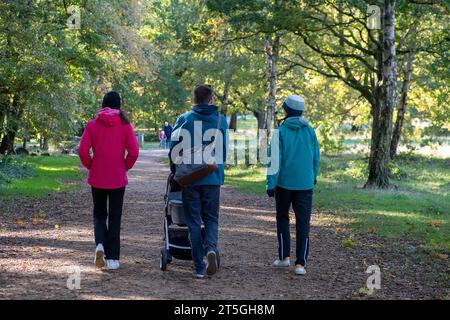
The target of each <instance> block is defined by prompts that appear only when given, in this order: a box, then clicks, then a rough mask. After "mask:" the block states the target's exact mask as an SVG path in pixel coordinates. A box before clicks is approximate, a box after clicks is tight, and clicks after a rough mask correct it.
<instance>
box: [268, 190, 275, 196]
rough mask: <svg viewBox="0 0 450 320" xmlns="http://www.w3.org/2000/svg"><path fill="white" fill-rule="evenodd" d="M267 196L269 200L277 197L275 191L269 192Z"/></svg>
mask: <svg viewBox="0 0 450 320" xmlns="http://www.w3.org/2000/svg"><path fill="white" fill-rule="evenodd" d="M267 195H268V196H269V198H273V197H275V189H270V190H267Z"/></svg>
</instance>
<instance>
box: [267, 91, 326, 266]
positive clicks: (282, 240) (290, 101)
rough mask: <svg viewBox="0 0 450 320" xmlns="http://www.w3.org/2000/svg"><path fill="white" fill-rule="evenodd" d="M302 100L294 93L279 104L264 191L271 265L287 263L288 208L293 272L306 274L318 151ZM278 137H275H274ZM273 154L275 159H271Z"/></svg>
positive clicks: (317, 170) (317, 144)
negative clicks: (273, 235)
mask: <svg viewBox="0 0 450 320" xmlns="http://www.w3.org/2000/svg"><path fill="white" fill-rule="evenodd" d="M304 108H305V101H304V99H303V98H302V97H300V96H297V95H292V96H289V97H288V98H287V99H286V100H285V101H284V103H283V109H284V111H285V114H286V117H285V119H284V121H283V123H282V124H281V126H280V127H279V130H278V135H276V134H274V136H273V139H272V143H271V152H272V153H273V152H274V150H275V149H277V148H276V146H275V145H274V144H276V143H278V151H279V152H277V153H278V154H275V153H273V154H272V155H271V163H270V165H274V163H277V165H275V167H277V168H275V169H274V170H273V172H271V170H270V166H269V171H268V175H267V185H266V189H267V194H268V196H269V197H274V196H275V200H276V211H277V238H278V244H279V248H278V259H277V260H275V262H274V264H273V265H274V266H275V267H282V268H287V267H289V266H290V264H291V262H290V254H291V238H290V231H289V230H290V225H289V210H290V207H291V204H292V207H293V209H294V212H295V218H296V233H297V244H296V256H297V257H296V258H297V260H296V262H295V274H297V275H303V274H305V273H306V270H305V267H306V262H307V260H308V252H309V247H310V241H309V229H310V218H311V211H312V196H313V188H314V185H315V184H316V182H317V175H318V173H319V162H320V152H319V143H318V141H317V137H316V133H315V131H314V129H313V128H312V127H311V126H310V125H308V121H307V119H305V118H302V113H303V111H304ZM277 136H278V139H277ZM275 157H277V158H275Z"/></svg>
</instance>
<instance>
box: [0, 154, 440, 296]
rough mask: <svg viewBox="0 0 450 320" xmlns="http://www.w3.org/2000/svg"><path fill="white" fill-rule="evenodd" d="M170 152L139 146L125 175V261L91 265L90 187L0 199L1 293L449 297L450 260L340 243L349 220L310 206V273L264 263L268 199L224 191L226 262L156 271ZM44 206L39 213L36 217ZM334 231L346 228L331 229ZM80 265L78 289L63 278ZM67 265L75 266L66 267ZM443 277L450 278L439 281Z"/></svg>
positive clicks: (271, 241)
mask: <svg viewBox="0 0 450 320" xmlns="http://www.w3.org/2000/svg"><path fill="white" fill-rule="evenodd" d="M165 153H166V152H164V151H160V150H151V151H148V150H147V151H142V152H141V155H140V158H139V160H138V162H137V165H136V167H135V168H134V169H133V170H132V171H131V172H130V184H129V187H128V188H127V191H126V198H125V209H124V216H123V224H122V252H121V253H122V258H121V263H122V268H121V269H120V270H117V271H114V272H109V271H102V270H98V269H96V268H95V267H94V265H93V250H94V244H93V227H92V213H91V210H92V209H91V207H92V204H91V197H90V190H89V188H88V187H87V186H86V187H84V188H82V190H81V191H77V192H71V193H58V194H54V195H48V196H47V197H45V198H42V199H39V200H29V199H14V200H11V199H10V200H5V199H4V200H0V205H1V207H0V208H1V211H0V299H11V298H13V299H355V298H356V299H367V298H391V299H394V298H406V299H410V298H428V299H434V298H445V297H448V265H447V264H446V263H443V262H436V261H431V262H430V261H428V262H427V260H424V261H422V262H417V257H416V256H415V254H414V253H407V252H404V250H401V249H399V248H397V247H396V246H392V245H391V246H389V244H390V242H389V241H387V240H382V239H381V240H380V239H375V238H373V237H372V238H371V237H369V236H367V237H366V238H358V239H357V240H358V243H359V245H358V246H356V247H354V248H348V247H343V246H342V244H341V241H342V240H343V239H345V237H346V234H348V232H347V231H346V228H345V225H339V224H338V223H337V219H335V217H334V216H333V214H332V213H323V212H318V211H315V212H314V217H313V226H312V230H311V233H312V234H311V254H310V259H309V266H308V274H307V275H306V276H304V277H299V276H295V275H294V274H293V269H289V270H276V269H273V268H271V267H270V264H271V262H272V261H273V260H274V258H275V256H276V235H275V215H274V203H273V200H272V199H268V198H267V197H263V196H257V195H251V194H243V193H241V192H239V191H237V190H234V189H232V188H229V187H224V188H223V189H222V199H221V204H222V205H221V217H220V220H221V221H220V223H221V224H220V240H219V241H220V243H219V244H220V247H221V250H222V254H223V256H222V266H221V270H220V271H219V273H217V274H216V275H215V276H214V277H213V278H208V279H204V280H196V279H193V277H192V276H191V271H192V262H190V261H179V260H174V262H173V264H172V265H170V266H169V269H168V271H167V272H162V271H160V270H159V249H160V248H161V246H162V237H163V233H162V230H163V229H162V225H163V194H164V188H165V183H166V178H167V174H168V171H167V168H166V166H165V165H164V164H163V163H162V162H161V159H162V158H163V157H164V155H165ZM39 212H41V214H40V215H37V216H36V214H37V213H39ZM42 213H43V214H42ZM336 228H339V230H343V231H342V232H336ZM372 264H379V265H380V267H381V269H382V288H381V290H376V291H375V293H374V294H373V295H367V294H366V293H364V290H362V289H361V288H363V287H365V285H366V280H367V277H368V276H369V275H368V274H366V273H365V271H366V269H367V267H368V266H369V265H372ZM77 270H79V271H80V274H81V281H80V289H75V290H69V289H68V288H67V279H68V277H69V275H70V274H74V272H75V273H76V272H77ZM69 272H72V273H69ZM442 274H444V276H445V274H446V275H447V279H446V280H442V278H441V276H442Z"/></svg>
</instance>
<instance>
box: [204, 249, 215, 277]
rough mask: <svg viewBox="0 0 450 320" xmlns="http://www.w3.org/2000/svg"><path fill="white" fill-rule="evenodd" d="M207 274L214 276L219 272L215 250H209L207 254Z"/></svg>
mask: <svg viewBox="0 0 450 320" xmlns="http://www.w3.org/2000/svg"><path fill="white" fill-rule="evenodd" d="M206 260H207V264H206V274H207V275H208V276H212V275H213V274H215V273H216V272H217V253H216V252H215V251H209V252H208V253H207V254H206Z"/></svg>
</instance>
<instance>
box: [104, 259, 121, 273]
mask: <svg viewBox="0 0 450 320" xmlns="http://www.w3.org/2000/svg"><path fill="white" fill-rule="evenodd" d="M119 267H120V263H119V260H109V259H107V260H106V268H107V269H108V270H117V269H119Z"/></svg>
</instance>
